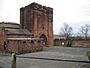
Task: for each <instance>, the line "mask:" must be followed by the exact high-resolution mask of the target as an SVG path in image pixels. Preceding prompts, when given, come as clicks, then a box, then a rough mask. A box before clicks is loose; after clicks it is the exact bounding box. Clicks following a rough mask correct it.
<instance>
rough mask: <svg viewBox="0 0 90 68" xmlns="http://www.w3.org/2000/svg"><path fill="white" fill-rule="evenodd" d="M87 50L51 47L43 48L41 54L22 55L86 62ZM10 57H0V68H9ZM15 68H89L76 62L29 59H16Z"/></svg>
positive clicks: (89, 66)
mask: <svg viewBox="0 0 90 68" xmlns="http://www.w3.org/2000/svg"><path fill="white" fill-rule="evenodd" d="M88 49H89V48H71V47H52V48H44V51H42V52H35V53H28V54H22V55H19V56H24V57H39V58H52V59H64V60H80V61H88V58H87V56H86V51H87V50H88ZM10 64H11V57H8V56H6V57H0V66H1V67H4V68H10V67H11V65H10ZM17 68H90V64H87V63H78V62H65V61H52V60H40V59H30V58H17Z"/></svg>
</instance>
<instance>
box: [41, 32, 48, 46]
mask: <svg viewBox="0 0 90 68" xmlns="http://www.w3.org/2000/svg"><path fill="white" fill-rule="evenodd" d="M40 38H41V39H42V44H43V46H46V45H47V37H46V36H45V35H44V34H42V35H41V36H40Z"/></svg>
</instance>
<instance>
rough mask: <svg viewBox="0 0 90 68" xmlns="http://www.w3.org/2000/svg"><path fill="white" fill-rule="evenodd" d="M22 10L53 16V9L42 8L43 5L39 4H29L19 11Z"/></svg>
mask: <svg viewBox="0 0 90 68" xmlns="http://www.w3.org/2000/svg"><path fill="white" fill-rule="evenodd" d="M24 9H31V10H37V11H41V12H44V13H48V14H53V8H51V7H46V6H43V5H40V4H38V3H35V2H33V3H31V4H29V5H27V6H25V7H22V8H20V10H21V11H23V10H24Z"/></svg>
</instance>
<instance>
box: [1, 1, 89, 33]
mask: <svg viewBox="0 0 90 68" xmlns="http://www.w3.org/2000/svg"><path fill="white" fill-rule="evenodd" d="M32 2H36V3H39V4H41V5H44V6H47V7H48V6H49V7H52V8H53V9H54V10H53V12H54V14H53V19H54V21H53V27H54V33H58V31H59V29H60V28H61V26H62V23H64V22H66V23H68V24H69V25H70V26H72V27H73V29H74V30H76V28H79V27H80V26H81V25H84V24H89V23H90V0H0V22H2V21H5V22H16V23H20V10H19V9H20V8H21V7H24V6H27V5H29V4H30V3H32Z"/></svg>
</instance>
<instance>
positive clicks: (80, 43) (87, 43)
mask: <svg viewBox="0 0 90 68" xmlns="http://www.w3.org/2000/svg"><path fill="white" fill-rule="evenodd" d="M68 44H69V45H70V46H73V47H90V39H88V40H84V39H78V40H76V39H75V40H65V39H55V40H54V45H55V46H68Z"/></svg>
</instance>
